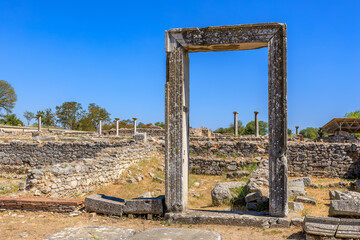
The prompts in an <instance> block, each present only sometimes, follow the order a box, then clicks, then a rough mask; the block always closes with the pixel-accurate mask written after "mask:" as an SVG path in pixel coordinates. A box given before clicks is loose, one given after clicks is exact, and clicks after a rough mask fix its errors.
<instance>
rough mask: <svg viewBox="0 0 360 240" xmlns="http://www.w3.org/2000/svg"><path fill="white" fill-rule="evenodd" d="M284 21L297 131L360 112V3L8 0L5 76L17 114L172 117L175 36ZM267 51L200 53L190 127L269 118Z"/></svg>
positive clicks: (3, 8) (1, 49)
mask: <svg viewBox="0 0 360 240" xmlns="http://www.w3.org/2000/svg"><path fill="white" fill-rule="evenodd" d="M263 22H281V23H286V24H287V29H288V126H289V128H291V129H293V131H294V126H295V125H300V127H301V128H305V127H308V126H313V127H318V126H321V125H323V124H325V123H326V122H327V121H329V120H330V119H331V118H334V117H343V116H344V114H345V113H347V112H350V111H354V110H359V109H360V94H359V90H360V44H359V43H360V1H358V0H354V1H351V0H346V1H340V0H338V1H331V0H328V1H314V0H312V1H239V0H238V1H227V0H223V1H142V2H141V1H89V0H87V1H78V0H77V1H67V0H62V1H48V0H47V1H40V0H36V1H35V0H33V1H11V0H1V1H0V56H1V57H0V79H3V80H6V81H8V82H10V83H11V84H12V85H13V87H14V88H15V91H16V92H17V94H18V102H17V104H16V107H15V109H14V113H16V114H17V115H18V116H21V118H22V119H23V120H24V118H23V116H22V114H23V112H24V111H25V110H29V111H34V112H35V111H37V110H42V109H45V108H47V107H51V108H53V109H54V108H55V106H57V105H60V104H61V103H63V102H64V101H77V102H80V103H82V105H83V107H87V105H88V104H89V103H93V102H94V103H97V104H98V105H100V106H102V107H105V108H106V109H107V110H108V111H109V112H110V113H111V117H112V118H115V117H120V118H121V119H127V118H131V117H138V118H139V120H140V121H141V122H146V123H147V122H156V121H163V119H164V84H165V59H166V54H165V50H164V32H165V30H167V29H171V28H179V27H207V26H219V25H232V24H247V23H263ZM267 97H268V96H267V49H266V48H263V49H258V50H249V51H233V52H212V53H191V54H190V125H191V126H192V127H199V126H206V127H210V128H211V129H216V128H218V127H221V126H225V127H227V126H228V125H229V124H230V123H231V122H232V119H233V114H232V112H233V111H235V110H236V111H238V112H239V119H241V120H242V121H243V122H244V123H247V122H249V121H251V120H253V118H254V114H253V111H254V110H258V111H260V115H259V117H260V120H265V121H267V115H268V111H267Z"/></svg>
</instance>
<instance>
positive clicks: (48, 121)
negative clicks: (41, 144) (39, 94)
mask: <svg viewBox="0 0 360 240" xmlns="http://www.w3.org/2000/svg"><path fill="white" fill-rule="evenodd" d="M42 112H43V114H42V117H41V124H42V125H44V126H47V127H50V126H55V123H56V118H55V113H54V112H53V111H52V109H51V108H46V109H45V111H42Z"/></svg>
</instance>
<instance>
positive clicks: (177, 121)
mask: <svg viewBox="0 0 360 240" xmlns="http://www.w3.org/2000/svg"><path fill="white" fill-rule="evenodd" d="M286 41H287V39H286V25H285V24H280V23H266V24H249V25H235V26H220V27H207V28H177V29H171V30H168V31H166V32H165V51H166V53H167V60H166V69H167V70H166V85H165V104H166V107H165V109H166V110H165V123H166V140H165V143H166V147H165V161H166V170H165V171H166V206H167V209H168V211H170V212H182V211H185V210H186V209H187V198H188V197H187V195H188V164H189V52H209V51H234V50H249V49H257V48H262V47H268V49H269V51H268V52H269V53H268V56H269V57H268V61H269V69H268V73H269V74H268V76H269V85H268V87H269V149H270V150H269V168H270V176H269V190H270V214H271V215H272V216H280V217H284V216H286V215H287V214H288V205H287V96H286Z"/></svg>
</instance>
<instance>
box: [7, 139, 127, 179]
mask: <svg viewBox="0 0 360 240" xmlns="http://www.w3.org/2000/svg"><path fill="white" fill-rule="evenodd" d="M129 145H130V141H129V140H123V141H117V142H74V143H69V142H66V143H65V142H45V143H43V144H39V143H28V142H11V143H0V172H13V173H27V172H29V171H30V170H31V169H34V168H39V167H41V166H45V165H49V164H56V163H70V162H74V161H77V160H79V159H82V158H94V157H95V156H96V154H97V153H99V152H100V151H101V150H102V149H105V148H109V147H110V148H111V147H122V146H129Z"/></svg>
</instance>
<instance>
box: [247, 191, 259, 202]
mask: <svg viewBox="0 0 360 240" xmlns="http://www.w3.org/2000/svg"><path fill="white" fill-rule="evenodd" d="M260 198H261V196H260V194H259V193H257V192H255V193H248V194H247V195H246V196H245V202H247V203H248V202H253V201H256V200H258V199H260Z"/></svg>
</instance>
